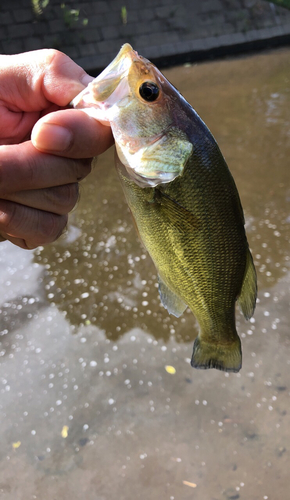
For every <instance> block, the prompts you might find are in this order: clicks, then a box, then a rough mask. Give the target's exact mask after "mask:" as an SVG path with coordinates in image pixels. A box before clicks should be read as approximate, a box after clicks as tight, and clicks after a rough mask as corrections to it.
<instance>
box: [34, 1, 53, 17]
mask: <svg viewBox="0 0 290 500" xmlns="http://www.w3.org/2000/svg"><path fill="white" fill-rule="evenodd" d="M31 4H32V9H33V12H34V13H35V14H36V15H37V16H40V15H41V14H42V13H43V9H45V7H47V6H48V4H49V0H31Z"/></svg>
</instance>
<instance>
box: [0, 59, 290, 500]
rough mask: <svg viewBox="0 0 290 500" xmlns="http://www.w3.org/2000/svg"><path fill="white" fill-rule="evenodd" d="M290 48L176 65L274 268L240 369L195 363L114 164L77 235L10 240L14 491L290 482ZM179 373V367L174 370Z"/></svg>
mask: <svg viewBox="0 0 290 500" xmlns="http://www.w3.org/2000/svg"><path fill="white" fill-rule="evenodd" d="M289 61H290V51H289V50H281V51H276V52H272V53H269V54H263V55H257V56H252V57H249V58H243V59H239V60H233V61H222V62H220V61H219V62H214V63H207V64H201V65H197V66H190V67H181V68H175V69H172V70H169V71H167V72H166V76H167V77H168V78H169V79H170V80H171V81H172V83H173V84H174V85H175V86H176V87H177V88H178V89H179V90H180V91H181V92H182V93H183V95H184V96H185V97H186V99H187V100H188V101H189V102H190V103H191V104H192V105H193V106H194V107H195V109H196V110H197V111H198V113H199V114H200V115H201V117H202V118H203V119H204V120H205V122H206V123H207V125H208V126H209V127H210V129H211V131H212V132H213V134H214V136H215V137H216V139H217V140H218V143H219V145H220V147H221V150H222V152H223V153H224V155H225V157H226V159H227V162H228V164H229V166H230V169H231V171H232V173H233V175H234V178H235V180H236V183H237V186H238V189H239V192H240V195H241V199H242V203H243V206H244V210H245V216H246V221H247V232H248V239H249V243H250V246H251V248H252V252H253V256H254V260H255V263H256V266H257V271H258V280H259V300H258V305H257V310H256V313H255V317H254V319H252V320H251V321H250V322H246V321H244V319H243V318H242V317H241V316H240V314H239V312H237V326H238V331H239V334H240V336H241V339H242V344H243V355H244V358H243V359H244V361H243V368H242V370H241V372H240V373H239V374H224V373H221V372H218V371H215V370H209V371H197V370H193V369H192V368H191V367H190V364H189V360H190V357H191V352H192V340H193V339H194V337H195V336H196V334H197V325H196V322H195V320H194V317H193V315H192V314H191V313H190V312H186V313H184V315H183V317H181V318H179V319H175V318H174V317H171V316H169V315H168V314H167V312H166V311H165V310H164V309H163V308H162V307H161V306H160V303H159V298H158V295H157V288H156V272H155V269H154V267H153V265H152V263H151V261H150V259H149V257H148V255H147V254H146V252H145V251H144V249H143V248H142V246H141V244H140V243H139V241H138V238H137V236H136V233H135V229H134V227H133V225H132V220H131V217H130V214H129V212H128V209H127V206H126V203H125V201H124V198H123V193H122V192H121V187H120V185H119V181H118V178H117V175H116V173H115V170H114V168H113V151H109V152H108V153H107V154H106V155H103V157H101V158H99V160H98V162H97V164H96V166H95V168H94V171H93V173H92V174H91V175H90V177H89V179H87V180H86V181H85V182H84V183H83V186H82V190H81V199H80V203H79V205H78V207H77V209H76V210H75V211H74V212H73V214H72V215H71V219H70V221H71V222H70V226H69V231H68V234H67V235H66V236H65V237H64V238H62V239H61V240H59V241H58V242H57V243H55V244H54V245H51V246H49V247H47V248H44V249H43V248H41V249H38V250H37V251H35V252H24V251H22V250H19V249H17V248H16V247H15V248H14V247H13V246H12V245H10V244H9V243H7V242H5V243H1V245H0V262H1V270H0V283H1V289H0V309H1V311H2V314H1V318H0V331H1V346H0V355H1V358H0V359H1V367H0V377H1V379H0V390H1V399H0V418H1V447H0V497H1V499H2V498H3V499H5V500H6V499H7V500H8V499H9V500H10V499H11V500H12V499H13V500H17V499H21V500H22V499H25V500H28V499H41V500H43V499H46V498H47V499H49V500H51V499H54V498H62V499H63V500H68V499H71V498H73V499H83V498H85V499H86V500H115V499H120V500H133V499H134V500H135V499H136V498H138V499H141V500H145V499H147V498H150V499H152V500H157V499H158V500H159V499H162V500H163V499H164V500H165V499H166V500H167V499H168V500H177V499H178V500H187V499H192V498H194V499H196V500H227V499H231V500H235V499H241V500H249V499H250V500H268V499H269V500H274V499H275V500H276V499H277V498H281V499H284V498H285V499H286V498H287V495H288V490H289V479H288V476H289V474H288V468H289V449H290V441H289V440H290V432H289V401H290V398H289V396H290V385H289V369H290V335H289V320H290V312H289V305H290V304H289V285H290V259H289V237H290V173H289V156H290V111H289V109H290V65H289ZM167 365H170V366H173V367H174V368H175V370H176V372H175V374H169V373H167V371H166V369H165V366H167Z"/></svg>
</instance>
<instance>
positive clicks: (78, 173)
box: [0, 49, 113, 249]
mask: <svg viewBox="0 0 290 500" xmlns="http://www.w3.org/2000/svg"><path fill="white" fill-rule="evenodd" d="M91 80H92V77H90V76H89V75H87V74H86V73H85V71H84V70H83V69H82V68H80V67H79V66H77V65H76V64H75V63H74V62H73V61H72V60H71V59H70V58H69V57H68V56H66V55H65V54H62V53H61V52H58V51H56V50H53V49H43V50H36V51H32V52H27V53H24V54H19V55H13V56H8V55H0V116H1V120H0V241H1V240H3V239H7V240H9V241H11V242H12V243H14V244H16V245H18V246H19V247H21V248H26V249H27V248H35V247H37V246H38V245H43V244H46V243H50V242H52V241H54V240H55V239H57V238H58V236H60V234H61V233H62V232H63V230H64V228H65V226H66V223H67V217H68V215H67V214H68V212H69V211H70V210H72V208H73V207H74V205H75V204H76V202H77V199H78V182H79V181H80V180H81V179H83V178H84V177H85V176H86V175H88V173H89V172H90V170H91V161H92V157H94V156H97V155H99V154H101V153H102V152H104V151H105V150H106V149H108V148H109V147H110V146H111V145H112V144H113V138H112V134H111V129H110V128H109V127H106V126H105V125H103V124H100V123H99V122H97V121H96V120H95V119H94V118H91V117H90V116H88V115H86V114H85V113H84V112H83V111H81V110H75V109H63V108H65V106H67V105H68V103H69V102H70V101H71V100H72V99H73V98H74V97H75V96H76V95H77V94H78V93H79V92H80V91H82V90H83V89H84V88H85V87H86V86H87V84H88V83H89V82H90V81H91Z"/></svg>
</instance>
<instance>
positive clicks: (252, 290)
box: [238, 250, 257, 319]
mask: <svg viewBox="0 0 290 500" xmlns="http://www.w3.org/2000/svg"><path fill="white" fill-rule="evenodd" d="M256 299H257V275H256V270H255V266H254V262H253V257H252V255H251V252H250V250H248V254H247V263H246V271H245V276H244V281H243V285H242V289H241V293H240V296H239V298H238V303H239V306H240V308H241V310H242V313H243V315H244V316H245V318H246V319H250V318H251V317H252V316H253V313H254V309H255V305H256Z"/></svg>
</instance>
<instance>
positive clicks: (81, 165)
mask: <svg viewBox="0 0 290 500" xmlns="http://www.w3.org/2000/svg"><path fill="white" fill-rule="evenodd" d="M92 161H93V160H92V158H84V159H81V160H78V161H77V181H81V180H82V179H84V178H85V177H87V175H89V174H90V173H91V171H92Z"/></svg>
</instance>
